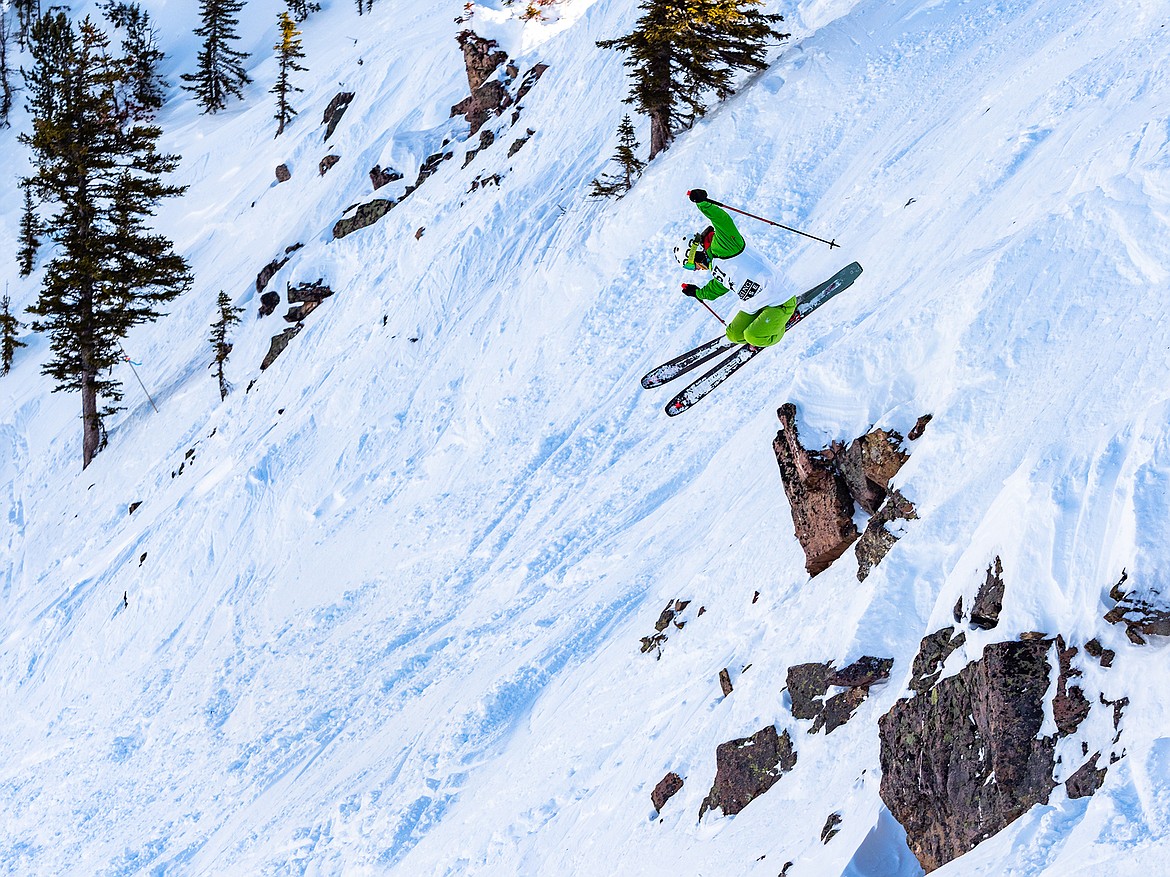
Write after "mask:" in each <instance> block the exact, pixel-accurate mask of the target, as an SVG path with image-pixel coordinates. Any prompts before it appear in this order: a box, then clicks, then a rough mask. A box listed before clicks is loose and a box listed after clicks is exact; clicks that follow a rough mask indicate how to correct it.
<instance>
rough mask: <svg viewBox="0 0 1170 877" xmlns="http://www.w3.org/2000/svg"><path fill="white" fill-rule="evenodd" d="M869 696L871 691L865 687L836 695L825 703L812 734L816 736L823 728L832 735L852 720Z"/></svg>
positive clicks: (810, 730)
mask: <svg viewBox="0 0 1170 877" xmlns="http://www.w3.org/2000/svg"><path fill="white" fill-rule="evenodd" d="M868 696H869V689H868V688H864V687H859V688H850V689H849V690H848V691H843V692H841V693H840V694H835V695H833V696H832V697H830V698H829V699H828V700H826V701H825V706H824V709H822V710H821V712H820V714H819V715H818V716H817V718H816V721H814V722H813V726H812V728H810V729H809V733H810V734H816V733H817V732H818V731H820V730H821V728H824V729H825V733H826V734H832V733H833V732H834V731H835V730H837V729H838V728H840V727H841V726H842V725H844V724H845V723H846V722H848V721H849V720H850V719H851V718H853V714H854V713H855V712H856V711H857V708H858V707H859V706H861V705H862V704H863V703H864V702H865V699H866V698H867V697H868Z"/></svg>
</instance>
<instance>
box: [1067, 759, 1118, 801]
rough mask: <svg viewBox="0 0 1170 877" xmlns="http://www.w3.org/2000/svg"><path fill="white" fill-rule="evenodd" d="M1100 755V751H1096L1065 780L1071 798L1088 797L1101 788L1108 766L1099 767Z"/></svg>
mask: <svg viewBox="0 0 1170 877" xmlns="http://www.w3.org/2000/svg"><path fill="white" fill-rule="evenodd" d="M1100 757H1101V753H1100V752H1097V753H1094V755H1093V757H1092V758H1090V759H1089V760H1088V761H1086V762H1085V763H1084V764H1082V765H1081V766H1080V767H1079V768H1077V771H1076V773H1074V774H1073V775H1072V776H1070V777H1069V778H1068V779H1067V780H1065V783H1064V790H1065V793H1066V794H1067V795H1068V796H1069V798H1070V799H1071V798H1087V797H1089V796H1090V795H1092V794H1093V793H1094V792H1096V791H1097V789H1099V788H1101V784H1102V783H1104V782H1105V773H1106V771H1107V770H1108V768H1106V767H1103V768H1101V769H1100V770H1098V769H1097V759H1099V758H1100Z"/></svg>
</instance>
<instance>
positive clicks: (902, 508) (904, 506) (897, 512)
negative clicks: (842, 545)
mask: <svg viewBox="0 0 1170 877" xmlns="http://www.w3.org/2000/svg"><path fill="white" fill-rule="evenodd" d="M917 519H918V512H917V511H916V510H915V508H914V503H912V502H910V501H909V500H908V499H906V497H904V496H902V493H901V492H900V491H897V490H891V491H890V492H889V493H888V494H887V496H886V500H885V502H884V504H883V505H882V507H881V508H880V509H878V511H877V514H875V515H874V516H873V517H872V518H870V519H869V523H867V524H866V525H865V532H864V533H862V534H861V538H860V539H858V540H857V545H856V546H855V547H854V549H853V550H854V552H855V553H856V555H857V580H858V581H859V582H863V581H865V579H866V577H867V576H868V575H869V574H870V572H872V571H873V568H874V567H875V566H877V565H878V564H879V563H881V562H882V559H883V558H884V557H885V556H886V555H887V554H889V552H890V549H891V548H893V547H894V545H895V544H897V542H898V537H897V536H896V535H894V533H893V532H891V531H890V529H889V525H890V524H893V523H894V522H895V521H914V520H917Z"/></svg>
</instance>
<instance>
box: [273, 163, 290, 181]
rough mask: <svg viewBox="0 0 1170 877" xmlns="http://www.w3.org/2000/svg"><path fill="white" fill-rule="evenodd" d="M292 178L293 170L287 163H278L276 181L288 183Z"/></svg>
mask: <svg viewBox="0 0 1170 877" xmlns="http://www.w3.org/2000/svg"><path fill="white" fill-rule="evenodd" d="M291 179H292V171H290V170H289V169H288V165H287V164H278V165H277V166H276V182H278V183H287V182H288V181H289V180H291Z"/></svg>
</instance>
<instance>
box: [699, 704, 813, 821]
mask: <svg viewBox="0 0 1170 877" xmlns="http://www.w3.org/2000/svg"><path fill="white" fill-rule="evenodd" d="M715 764H716V769H715V782H714V783H713V784H712V786H711V791H710V793H708V795H707V797H706V798H704V799H703V804H702V806H701V807H700V808H699V818H700V819H702V818H703V814H704V813H706V812H707V811H708V810H711V809H715V808H718V809H720V810H722V811H723V813H724V815H726V816H733V815H735V814H736V813H739V812H740V811H741V810H743V808H744V807H746V806H747V805H748V804H750V803H751V802H752V801H753V800H755V799H756V798H758V797H759V796H760V795H762V794H764V792H766V791H768V789H770V788H772V786H773V785H775V784H776V781H777V780H778V779H780V777H781V776H783V775H784V774H785V773H787V772H788V771H790V770H792V768H793V767H795V766H796V752H795V751H793V749H792V740H791V738H790V737H789V736H788V732H787V731H785V732H784V733H783V734H777V733H776V728H775V727H774V726H772V725H768V726H767V727H765V728H762V729H760V730H759V731H757V732H756V733H755V734H753V735H752V736H750V737H743V738H741V739H739V740H729V741H728V742H726V743H721V744H719V747H718V748H717V749H716V750H715Z"/></svg>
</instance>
